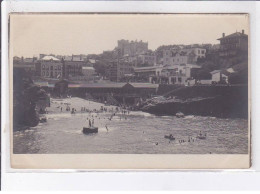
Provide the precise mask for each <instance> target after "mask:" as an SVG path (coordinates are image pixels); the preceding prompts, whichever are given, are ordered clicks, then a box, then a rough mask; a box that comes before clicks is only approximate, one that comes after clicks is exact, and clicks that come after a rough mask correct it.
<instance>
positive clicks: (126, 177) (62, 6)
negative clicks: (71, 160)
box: [1, 1, 260, 190]
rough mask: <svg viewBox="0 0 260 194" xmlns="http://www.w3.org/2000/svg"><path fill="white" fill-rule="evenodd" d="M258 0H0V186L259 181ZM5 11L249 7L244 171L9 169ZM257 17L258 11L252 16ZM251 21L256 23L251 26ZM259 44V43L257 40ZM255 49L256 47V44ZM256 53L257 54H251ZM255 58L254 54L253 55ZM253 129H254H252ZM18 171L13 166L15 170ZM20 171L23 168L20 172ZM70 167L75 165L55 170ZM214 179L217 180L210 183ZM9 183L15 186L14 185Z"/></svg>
mask: <svg viewBox="0 0 260 194" xmlns="http://www.w3.org/2000/svg"><path fill="white" fill-rule="evenodd" d="M256 5H257V6H258V7H259V8H260V3H258V2H146V1H144V2H126V1H124V2H108V1H104V2H101V1H98V2H82V1H80V2H75V1H74V2H69V1H65V2H51V1H45V2H32V1H27V2H24V1H18V2H17V1H12V2H2V35H3V39H2V52H3V53H2V127H1V128H2V189H4V190H11V189H16V190H17V189H18V190H19V189H30V190H31V189H41V190H46V189H47V190H48V189H62V190H67V189H79V190H82V189H102V190H103V189H115V190H119V189H131V190H132V189H149V190H150V189H186V190H187V189H192V188H193V189H203V190H204V189H232V188H233V189H250V188H253V187H254V188H256V187H258V188H259V187H260V185H259V184H258V185H257V183H258V181H257V180H260V157H259V156H260V154H259V152H260V150H259V147H260V146H259V145H260V141H257V139H258V140H259V138H260V136H259V134H260V131H259V130H258V129H257V127H256V126H260V124H259V123H258V122H260V121H257V120H256V118H257V116H256V115H260V114H258V113H260V104H259V103H258V102H257V101H256V99H260V78H258V77H259V76H258V77H257V75H258V73H260V72H259V71H260V67H259V66H257V65H256V48H257V47H256V45H259V44H257V42H256V41H258V39H257V38H256V32H258V34H260V23H259V22H257V21H256V15H258V16H260V14H257V12H256V9H257V8H256ZM11 12H120V13H123V12H133V13H139V12H143V13H144V12H145V13H153V12H157V13H249V14H250V30H251V34H250V35H251V39H252V41H251V51H252V52H251V71H252V75H251V76H252V137H253V138H252V143H253V146H252V158H253V164H252V168H251V170H253V171H255V172H254V173H252V172H250V171H232V173H231V172H228V171H224V172H222V173H221V172H215V173H213V172H203V173H201V172H124V173H116V172H106V173H104V172H88V173H86V172H85V173H79V172H77V173H57V172H55V171H52V172H53V173H28V172H27V173H26V172H23V170H21V171H19V173H9V172H8V167H9V166H8V165H9V164H10V161H9V159H10V158H9V154H10V153H9V130H8V129H9V123H8V120H9V118H8V115H9V109H8V107H9V99H8V93H9V86H8V79H9V78H8V52H7V51H8V39H7V37H8V13H11ZM258 18H259V17H258ZM256 22H257V23H259V24H258V26H259V27H257V28H256ZM259 46H260V45H259ZM258 53H260V49H259V50H258ZM258 57H260V55H259V56H257V58H258ZM259 61H260V60H259ZM257 130H258V131H257ZM16 172H18V171H16ZM21 172H23V173H21ZM60 172H75V171H68V170H64V171H60ZM216 183H217V184H216ZM14 185H15V186H14Z"/></svg>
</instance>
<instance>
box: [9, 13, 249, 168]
mask: <svg viewBox="0 0 260 194" xmlns="http://www.w3.org/2000/svg"><path fill="white" fill-rule="evenodd" d="M9 21H10V29H9V30H10V42H9V52H10V56H9V57H10V58H9V60H10V61H9V64H10V68H9V69H10V75H11V76H10V77H11V80H10V83H12V84H11V86H10V87H11V88H12V90H11V91H10V95H11V96H12V101H11V102H12V107H10V110H11V112H12V114H11V120H12V127H11V138H12V141H11V144H12V145H11V150H10V152H11V156H13V157H14V158H13V159H12V160H11V161H12V162H14V163H16V164H18V163H19V162H18V161H16V159H15V157H16V156H17V157H19V155H20V156H23V157H31V156H32V157H33V156H34V155H35V156H37V157H41V156H45V155H48V156H52V155H55V156H57V155H68V154H69V155H70V157H72V158H73V157H74V156H75V157H76V155H84V154H87V155H88V156H91V155H93V157H91V158H92V160H95V156H97V155H105V156H107V157H109V156H110V155H113V156H115V155H116V156H118V157H123V156H124V155H127V157H128V158H130V160H128V161H131V162H132V163H135V162H134V159H133V158H134V157H135V156H138V157H139V158H140V157H145V156H147V155H149V156H150V155H152V156H154V157H158V158H159V157H161V156H162V157H163V156H170V157H172V158H173V159H172V160H173V161H174V157H178V156H179V155H182V156H191V157H193V156H196V155H200V156H203V157H204V158H205V157H209V158H210V157H211V158H213V159H212V161H211V160H209V161H207V162H209V163H211V164H212V165H213V166H214V163H215V164H216V165H217V164H218V163H219V160H216V159H215V158H214V157H217V156H221V157H224V158H225V156H231V157H232V156H245V157H246V160H243V161H246V162H245V163H243V164H240V163H239V162H233V163H234V164H232V163H231V162H230V163H229V160H222V161H225V162H226V163H229V164H227V167H228V168H233V165H234V168H238V167H241V168H249V167H250V159H249V158H250V100H249V99H250V75H249V73H248V72H249V70H250V57H249V52H250V49H249V45H250V29H249V15H248V14H61V13H59V14H54V13H52V14H48V13H46V14H40V13H37V14H36V13H34V14H31V13H23V14H16V13H13V14H10V15H9ZM213 156H214V157H213ZM38 159H39V158H38ZM42 160H44V159H42ZM187 160H189V159H187ZM237 160H239V157H238V159H237ZM23 161H28V164H30V161H29V160H28V159H25V160H23ZM198 161H199V160H194V163H196V165H199V163H200V162H198ZM43 162H44V161H43ZM61 162H63V161H61ZM64 162H65V161H64ZM102 162H103V163H105V162H106V160H105V159H104V161H102ZM110 162H111V161H109V160H108V163H110ZM150 162H151V163H152V162H153V161H150ZM167 162H170V161H167ZM187 162H190V163H192V160H189V161H184V162H183V164H186V163H187ZM86 165H87V163H86ZM133 165H134V164H133ZM175 165H176V164H172V166H171V165H169V166H167V167H169V168H175ZM223 165H224V166H225V164H223ZM223 165H222V166H221V167H223ZM18 166H23V165H21V164H20V165H18ZM24 166H26V164H24ZM136 166H138V162H137V161H136ZM158 166H159V165H157V167H158ZM191 166H192V165H191ZM211 167H212V166H211ZM25 168H26V167H25ZM86 168H87V167H86ZM137 168H138V167H137ZM140 168H145V165H141V167H140ZM176 168H178V165H177V167H176ZM199 168H207V165H205V166H203V165H201V166H199Z"/></svg>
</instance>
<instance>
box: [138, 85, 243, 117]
mask: <svg viewBox="0 0 260 194" xmlns="http://www.w3.org/2000/svg"><path fill="white" fill-rule="evenodd" d="M141 110H142V111H145V112H149V113H153V114H160V115H175V114H176V113H177V112H182V113H184V114H185V115H200V116H214V117H224V118H248V87H247V86H193V87H184V88H182V89H180V90H177V91H176V92H173V93H172V94H171V96H170V97H168V98H167V99H166V100H162V101H159V102H156V103H152V102H150V103H148V104H146V105H143V106H142V107H141Z"/></svg>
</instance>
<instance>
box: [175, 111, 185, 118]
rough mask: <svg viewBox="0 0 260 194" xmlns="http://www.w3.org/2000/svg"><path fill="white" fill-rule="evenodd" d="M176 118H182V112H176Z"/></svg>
mask: <svg viewBox="0 0 260 194" xmlns="http://www.w3.org/2000/svg"><path fill="white" fill-rule="evenodd" d="M176 117H177V118H184V114H183V113H182V112H178V113H176Z"/></svg>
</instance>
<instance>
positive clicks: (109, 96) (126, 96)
mask: <svg viewBox="0 0 260 194" xmlns="http://www.w3.org/2000/svg"><path fill="white" fill-rule="evenodd" d="M158 87H159V86H158V84H151V83H84V84H69V85H68V89H69V91H70V94H71V95H73V96H78V97H83V98H85V97H86V96H87V95H88V94H90V95H91V96H92V97H94V98H95V99H96V100H100V101H101V102H105V103H110V104H115V105H119V104H137V103H138V102H139V101H140V100H142V99H146V98H150V97H151V95H154V94H156V91H157V90H158Z"/></svg>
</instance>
